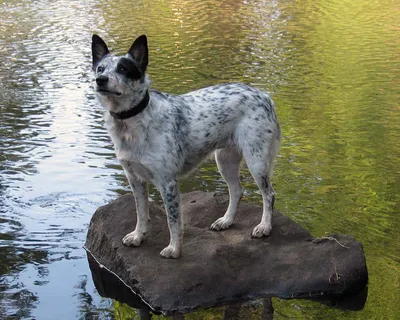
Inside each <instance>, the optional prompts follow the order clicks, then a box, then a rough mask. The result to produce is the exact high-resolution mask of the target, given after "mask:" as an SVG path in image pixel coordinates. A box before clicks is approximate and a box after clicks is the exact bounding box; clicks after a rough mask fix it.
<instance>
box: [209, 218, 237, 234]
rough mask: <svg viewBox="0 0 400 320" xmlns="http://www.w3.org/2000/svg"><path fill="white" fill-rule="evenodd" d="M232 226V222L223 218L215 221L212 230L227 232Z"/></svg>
mask: <svg viewBox="0 0 400 320" xmlns="http://www.w3.org/2000/svg"><path fill="white" fill-rule="evenodd" d="M231 224H232V221H231V220H228V219H226V218H225V217H221V218H219V219H217V220H215V221H214V223H213V224H212V225H211V227H210V229H211V230H214V231H220V230H225V229H228V228H229V227H230V226H231Z"/></svg>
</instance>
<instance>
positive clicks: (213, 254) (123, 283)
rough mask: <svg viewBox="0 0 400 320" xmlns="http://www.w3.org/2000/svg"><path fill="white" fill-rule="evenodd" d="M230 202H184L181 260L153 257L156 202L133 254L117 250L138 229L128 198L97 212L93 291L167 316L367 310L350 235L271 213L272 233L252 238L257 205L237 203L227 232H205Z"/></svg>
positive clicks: (195, 197) (160, 235) (160, 239)
mask: <svg viewBox="0 0 400 320" xmlns="http://www.w3.org/2000/svg"><path fill="white" fill-rule="evenodd" d="M227 205H228V203H227V198H226V197H224V196H220V195H218V196H217V195H214V194H213V193H204V192H192V193H187V194H183V195H182V196H181V207H182V212H183V216H184V223H185V235H184V244H183V253H182V256H181V258H179V259H163V258H161V257H160V256H159V252H160V251H161V250H162V249H163V248H164V247H165V246H166V245H167V244H168V242H169V232H168V227H167V221H166V215H165V213H164V211H163V209H162V208H161V207H160V206H159V205H156V204H154V203H151V204H150V216H151V222H150V229H149V232H148V234H147V235H146V240H145V242H144V243H143V244H142V245H141V246H140V247H126V246H124V245H123V244H122V238H123V237H124V236H125V235H126V234H127V233H129V232H131V231H133V229H134V227H135V225H136V213H135V205H134V198H133V196H132V195H125V196H122V197H120V198H119V199H117V200H115V201H114V202H112V203H110V204H108V205H105V206H103V207H101V208H99V209H98V210H97V211H96V212H95V213H94V215H93V217H92V220H91V222H90V226H89V231H88V235H87V240H86V244H85V249H86V250H87V255H88V261H89V265H90V268H91V271H92V276H93V280H94V283H95V285H96V288H97V290H98V292H99V293H100V294H101V295H102V296H104V297H109V298H113V299H116V300H118V301H121V302H124V303H127V304H129V305H130V306H132V307H134V308H138V309H142V310H146V309H147V310H151V311H152V312H154V313H162V314H164V315H172V314H179V313H187V312H190V311H193V310H195V309H197V308H209V307H214V306H221V305H226V304H231V303H237V302H241V301H247V300H252V299H256V298H268V297H280V298H284V299H293V298H297V299H311V300H315V301H318V302H321V303H324V304H328V305H331V306H333V307H339V308H343V309H349V310H359V309H362V308H363V307H364V304H365V301H366V297H367V282H368V273H367V268H366V263H365V256H364V253H363V249H362V246H361V244H360V243H358V242H357V241H356V240H355V239H354V238H352V237H351V236H348V235H341V234H337V235H330V236H329V237H325V238H322V239H315V238H314V237H313V236H312V235H311V234H310V233H309V232H308V231H306V230H305V229H303V228H302V227H301V226H300V225H298V224H296V223H295V222H294V221H292V220H291V219H289V218H288V217H286V216H284V215H282V214H280V213H279V212H274V216H273V228H272V232H271V235H270V236H269V237H267V238H263V239H252V238H251V231H252V229H253V228H254V227H255V226H256V225H257V224H258V223H259V221H260V219H261V214H262V208H261V207H258V206H254V205H251V204H248V203H245V202H243V201H242V202H241V204H240V206H239V209H238V213H237V216H236V219H235V223H234V225H232V226H231V228H230V229H228V230H224V231H219V232H216V231H211V230H209V227H210V225H211V224H212V222H213V221H215V220H216V219H217V218H218V217H220V216H222V215H223V214H224V213H225V211H226V208H227Z"/></svg>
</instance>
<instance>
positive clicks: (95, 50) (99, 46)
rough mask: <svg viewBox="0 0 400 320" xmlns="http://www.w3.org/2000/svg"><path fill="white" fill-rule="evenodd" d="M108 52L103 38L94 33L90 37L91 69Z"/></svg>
mask: <svg viewBox="0 0 400 320" xmlns="http://www.w3.org/2000/svg"><path fill="white" fill-rule="evenodd" d="M109 53H110V51H108V48H107V45H106V43H105V42H104V41H103V39H102V38H100V37H99V36H98V35H97V34H94V35H93V37H92V57H93V70H94V69H95V68H96V65H97V64H98V63H99V61H100V60H101V59H103V58H104V57H105V56H106V55H108V54H109Z"/></svg>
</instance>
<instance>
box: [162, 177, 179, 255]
mask: <svg viewBox="0 0 400 320" xmlns="http://www.w3.org/2000/svg"><path fill="white" fill-rule="evenodd" d="M158 190H159V191H160V193H161V197H162V199H163V201H164V204H165V210H166V211H167V221H168V228H169V233H170V241H169V245H168V246H167V247H166V248H164V249H163V250H162V251H161V252H160V255H161V256H162V257H164V258H179V257H180V255H181V252H182V243H183V219H182V216H181V209H180V194H179V184H178V182H177V181H176V179H171V180H167V181H163V182H162V183H161V184H160V185H158Z"/></svg>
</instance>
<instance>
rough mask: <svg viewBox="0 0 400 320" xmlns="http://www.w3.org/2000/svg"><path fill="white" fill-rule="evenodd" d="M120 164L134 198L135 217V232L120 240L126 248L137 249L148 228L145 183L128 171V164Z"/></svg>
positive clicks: (147, 204)
mask: <svg viewBox="0 0 400 320" xmlns="http://www.w3.org/2000/svg"><path fill="white" fill-rule="evenodd" d="M121 164H122V165H123V167H124V169H125V172H126V176H127V177H128V180H129V184H130V186H131V189H132V192H133V195H134V196H135V200H136V201H135V202H136V215H137V220H136V228H135V230H134V231H132V232H130V233H128V234H127V235H126V236H125V237H124V238H123V239H122V243H123V244H124V245H126V246H134V247H137V246H140V245H141V243H142V242H143V240H144V238H145V235H146V232H147V228H148V220H149V219H150V218H149V200H148V190H147V182H145V181H142V180H140V179H138V178H137V176H136V175H135V173H134V172H132V171H131V170H130V168H129V164H127V163H121Z"/></svg>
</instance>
